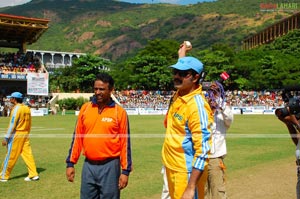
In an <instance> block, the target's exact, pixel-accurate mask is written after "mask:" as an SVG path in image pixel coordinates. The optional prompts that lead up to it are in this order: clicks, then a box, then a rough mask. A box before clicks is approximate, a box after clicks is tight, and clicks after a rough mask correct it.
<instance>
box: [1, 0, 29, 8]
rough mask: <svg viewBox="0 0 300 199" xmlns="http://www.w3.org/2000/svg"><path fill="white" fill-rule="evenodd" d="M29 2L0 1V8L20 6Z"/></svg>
mask: <svg viewBox="0 0 300 199" xmlns="http://www.w3.org/2000/svg"><path fill="white" fill-rule="evenodd" d="M29 1H31V0H0V7H6V6H16V5H21V4H24V3H28V2H29Z"/></svg>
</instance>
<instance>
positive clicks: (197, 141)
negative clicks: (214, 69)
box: [162, 86, 213, 172]
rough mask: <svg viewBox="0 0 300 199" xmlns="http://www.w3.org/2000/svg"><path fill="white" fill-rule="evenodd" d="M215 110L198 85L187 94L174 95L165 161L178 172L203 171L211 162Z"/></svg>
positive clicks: (163, 158)
mask: <svg viewBox="0 0 300 199" xmlns="http://www.w3.org/2000/svg"><path fill="white" fill-rule="evenodd" d="M212 124H213V113H212V111H211V109H210V106H209V104H208V103H207V101H206V100H205V97H204V95H203V94H202V87H201V86H199V88H197V89H196V90H194V91H193V92H192V93H189V94H187V95H185V96H182V97H180V96H178V94H177V93H176V95H175V96H174V99H173V103H172V104H171V106H170V108H169V110H168V115H167V130H166V137H165V141H164V144H163V148H162V161H163V164H164V165H165V166H166V167H167V168H169V169H171V170H174V171H177V172H192V169H193V167H194V168H196V169H199V170H201V171H203V170H204V166H205V165H207V164H208V153H209V151H210V146H211V126H212Z"/></svg>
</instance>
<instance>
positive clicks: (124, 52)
mask: <svg viewBox="0 0 300 199" xmlns="http://www.w3.org/2000/svg"><path fill="white" fill-rule="evenodd" d="M260 3H261V0H218V1H216V2H204V3H198V4H195V5H189V6H180V5H171V4H129V3H124V2H117V1H112V0H101V1H99V0H32V1H31V2H30V3H27V4H24V5H20V6H15V7H7V8H3V9H1V12H2V13H7V14H13V15H20V16H28V17H38V18H47V19H50V20H51V22H50V24H49V26H50V27H49V29H48V31H47V32H46V33H45V34H44V35H43V36H42V37H41V38H40V39H39V41H38V42H36V43H35V44H33V45H31V46H28V49H40V50H55V51H71V52H73V51H74V52H82V53H91V54H97V55H101V56H102V57H104V58H109V59H111V60H120V59H122V58H127V57H129V56H131V55H132V54H134V53H135V52H137V50H138V49H140V48H142V47H144V46H145V45H146V44H147V42H148V41H149V40H153V39H157V38H160V39H173V40H176V41H178V42H181V41H183V40H190V41H191V42H192V44H193V47H194V48H195V49H199V50H201V49H205V48H207V47H209V46H211V45H212V44H215V43H227V44H230V45H232V46H236V48H240V47H241V42H242V40H243V39H244V38H245V37H247V36H248V35H249V34H253V33H255V32H256V31H258V30H261V29H263V28H265V27H266V26H268V25H270V24H272V23H274V22H275V21H277V20H280V19H282V18H283V17H285V16H289V15H291V13H288V12H287V13H284V12H260Z"/></svg>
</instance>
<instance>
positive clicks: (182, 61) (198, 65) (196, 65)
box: [170, 57, 203, 74]
mask: <svg viewBox="0 0 300 199" xmlns="http://www.w3.org/2000/svg"><path fill="white" fill-rule="evenodd" d="M170 67H171V68H175V69H177V70H189V69H193V70H194V71H196V72H197V73H199V74H200V73H201V72H202V71H203V64H202V62H201V61H199V60H198V59H196V58H195V57H182V58H179V59H178V62H177V63H176V64H175V65H172V66H170Z"/></svg>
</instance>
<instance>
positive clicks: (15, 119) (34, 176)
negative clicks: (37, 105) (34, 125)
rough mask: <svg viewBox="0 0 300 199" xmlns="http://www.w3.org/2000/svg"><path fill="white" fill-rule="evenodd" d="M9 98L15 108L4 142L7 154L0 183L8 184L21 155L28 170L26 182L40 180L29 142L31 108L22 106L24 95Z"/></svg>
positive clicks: (12, 95)
mask: <svg viewBox="0 0 300 199" xmlns="http://www.w3.org/2000/svg"><path fill="white" fill-rule="evenodd" d="M7 98H8V99H9V100H10V103H11V104H12V105H13V108H12V110H11V113H10V121H9V125H8V129H7V133H6V135H5V137H4V139H3V141H2V146H6V147H7V153H6V157H5V159H4V162H3V163H2V167H1V173H0V181H1V182H7V180H8V179H9V176H10V174H11V171H12V169H13V168H14V166H15V164H16V162H17V160H18V158H19V156H20V155H21V157H22V158H23V160H24V162H25V164H26V166H27V169H28V176H27V177H26V178H25V179H24V180H25V181H36V180H39V176H38V173H37V170H36V166H35V162H34V158H33V155H32V151H31V146H30V142H29V133H30V129H31V112H30V108H29V107H28V106H26V105H24V104H22V101H23V95H22V94H21V93H19V92H14V93H12V94H11V95H10V96H7Z"/></svg>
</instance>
